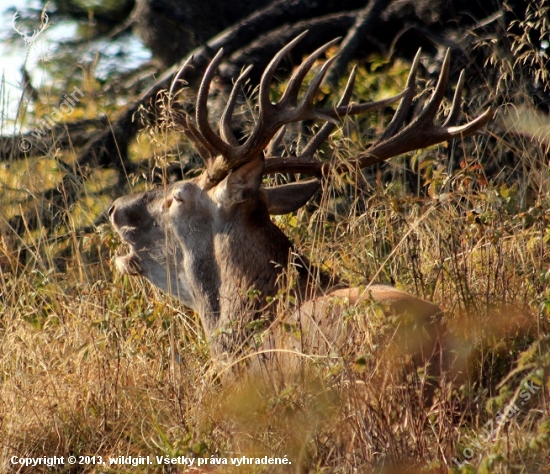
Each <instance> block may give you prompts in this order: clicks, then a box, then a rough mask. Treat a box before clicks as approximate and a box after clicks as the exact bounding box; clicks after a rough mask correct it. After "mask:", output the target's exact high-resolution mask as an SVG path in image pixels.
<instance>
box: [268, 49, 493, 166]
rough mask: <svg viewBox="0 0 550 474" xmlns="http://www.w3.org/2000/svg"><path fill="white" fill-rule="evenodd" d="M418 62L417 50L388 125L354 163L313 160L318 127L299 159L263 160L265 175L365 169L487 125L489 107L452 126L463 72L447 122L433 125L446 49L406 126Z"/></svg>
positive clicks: (445, 79)
mask: <svg viewBox="0 0 550 474" xmlns="http://www.w3.org/2000/svg"><path fill="white" fill-rule="evenodd" d="M419 60H420V51H418V53H417V54H416V57H415V58H414V61H413V65H412V67H411V71H410V73H409V77H408V79H407V87H406V89H405V91H404V93H403V98H402V99H401V103H400V104H399V107H398V108H397V110H396V112H395V114H394V116H393V118H392V120H391V122H390V124H389V125H388V127H387V128H386V130H385V132H384V133H383V134H382V136H381V137H380V138H379V139H378V141H376V142H375V143H374V144H373V145H372V146H371V147H370V148H369V149H368V150H367V151H365V152H363V153H360V154H359V155H358V156H357V157H356V158H355V159H353V160H348V162H347V164H345V165H343V164H337V163H335V162H330V161H329V162H321V161H318V160H315V159H313V154H314V152H315V150H316V149H317V147H318V146H319V145H320V144H321V143H322V141H324V139H326V138H325V136H327V137H328V134H327V133H326V132H323V129H322V128H321V130H320V131H319V133H318V134H317V135H320V136H319V137H317V136H316V137H314V138H313V139H312V141H311V142H310V144H308V145H307V146H306V148H305V149H304V150H303V152H302V153H301V154H300V155H299V156H296V157H289V158H282V157H268V158H267V159H266V163H265V169H264V173H265V174H273V173H306V174H313V175H326V174H327V173H328V171H329V170H330V169H333V168H335V169H340V168H347V167H349V165H352V166H353V165H355V166H357V167H358V168H366V167H368V166H372V165H374V164H376V163H380V162H382V161H385V160H387V159H388V158H391V157H393V156H397V155H400V154H402V153H406V152H409V151H412V150H417V149H419V148H426V147H429V146H431V145H435V144H437V143H441V142H444V141H448V140H452V139H454V138H461V137H467V136H470V135H473V134H475V133H476V132H477V131H479V130H480V129H482V128H483V127H484V126H485V125H487V123H488V122H489V120H491V118H492V116H493V111H492V110H491V109H490V108H489V109H487V110H486V111H485V112H484V113H483V114H481V115H480V116H479V117H477V118H475V119H474V120H472V121H470V122H468V123H466V124H464V125H461V126H456V125H455V124H456V122H457V120H458V117H459V115H460V109H461V96H462V90H463V88H464V71H462V72H461V74H460V77H459V80H458V84H457V86H456V90H455V94H454V97H453V102H452V105H451V110H450V112H449V115H448V117H447V120H446V121H445V122H444V123H443V125H436V124H435V123H434V120H435V116H436V114H437V111H438V109H439V106H440V104H441V101H442V99H443V97H444V94H445V89H446V88H447V85H448V82H449V70H450V52H449V50H447V53H446V54H445V59H444V61H443V67H442V69H441V73H440V75H439V79H438V82H437V85H436V87H435V89H434V91H433V93H432V96H431V98H430V100H429V101H428V103H427V104H426V105H425V106H424V108H423V110H422V111H421V112H420V113H419V114H418V115H417V116H416V117H415V118H414V119H413V120H412V121H411V122H410V123H409V124H407V125H406V124H405V118H406V116H407V114H408V112H409V109H410V106H411V104H412V99H413V97H414V95H415V91H416V73H417V70H418V64H419ZM326 125H330V124H326ZM326 125H325V126H326ZM328 133H330V132H328Z"/></svg>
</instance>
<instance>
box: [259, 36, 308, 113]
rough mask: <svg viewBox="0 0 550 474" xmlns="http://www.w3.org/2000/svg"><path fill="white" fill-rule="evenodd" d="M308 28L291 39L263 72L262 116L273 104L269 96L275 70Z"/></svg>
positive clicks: (261, 80) (261, 81) (260, 92)
mask: <svg viewBox="0 0 550 474" xmlns="http://www.w3.org/2000/svg"><path fill="white" fill-rule="evenodd" d="M307 33H308V32H307V30H306V31H304V32H303V33H301V34H299V35H298V36H296V38H294V39H293V40H292V41H290V42H289V43H288V44H287V45H286V46H285V47H284V48H282V49H281V50H280V51H279V52H278V53H277V54H276V55H275V56H274V57H273V59H272V60H271V61H270V62H269V64H268V65H267V67H266V68H265V71H264V73H263V74H262V77H261V79H260V90H259V92H258V101H259V103H260V104H259V105H260V117H261V114H262V112H266V111H267V110H268V109H269V108H270V106H271V100H270V98H269V87H270V86H271V80H272V79H273V76H274V75H275V72H276V71H277V68H278V67H279V63H280V62H281V60H282V59H283V58H284V57H285V56H286V54H287V53H288V52H289V51H291V50H292V48H294V46H296V45H297V44H298V43H299V42H300V41H301V40H302V38H303V37H304V36H305V35H306V34H307Z"/></svg>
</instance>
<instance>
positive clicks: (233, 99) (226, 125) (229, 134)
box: [220, 65, 252, 147]
mask: <svg viewBox="0 0 550 474" xmlns="http://www.w3.org/2000/svg"><path fill="white" fill-rule="evenodd" d="M251 70H252V65H250V66H248V67H247V68H246V69H245V70H244V71H243V72H241V74H240V75H239V77H238V78H237V80H236V81H235V84H233V88H232V89H231V94H230V95H229V100H228V101H227V105H226V107H225V110H224V111H223V114H222V116H221V119H220V134H221V137H222V139H223V140H225V141H226V142H227V143H229V144H230V145H231V146H234V147H237V146H239V142H238V141H237V139H236V138H235V135H234V134H233V131H232V130H231V119H232V118H233V111H234V109H235V104H236V103H237V98H238V97H239V92H240V91H241V86H242V84H243V82H244V81H245V80H246V78H247V77H248V75H249V74H250V71H251Z"/></svg>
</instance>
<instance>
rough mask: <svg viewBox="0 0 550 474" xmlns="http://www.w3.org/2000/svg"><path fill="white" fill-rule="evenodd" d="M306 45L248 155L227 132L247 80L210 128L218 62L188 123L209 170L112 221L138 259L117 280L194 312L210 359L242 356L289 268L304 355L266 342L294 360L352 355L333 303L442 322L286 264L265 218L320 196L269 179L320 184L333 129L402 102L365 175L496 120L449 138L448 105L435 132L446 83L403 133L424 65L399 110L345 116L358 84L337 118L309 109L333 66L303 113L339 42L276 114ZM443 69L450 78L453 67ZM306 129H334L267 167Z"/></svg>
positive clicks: (263, 93)
mask: <svg viewBox="0 0 550 474" xmlns="http://www.w3.org/2000/svg"><path fill="white" fill-rule="evenodd" d="M300 38H301V37H299V38H297V39H296V40H294V41H293V42H291V43H290V44H289V45H287V46H286V47H285V48H283V49H282V50H281V52H279V53H278V54H277V56H276V57H275V58H274V59H273V61H272V62H271V63H270V65H269V66H268V67H267V69H266V72H265V73H264V76H263V77H262V81H261V84H260V91H259V104H260V113H259V115H260V117H259V120H258V125H257V127H256V128H255V130H253V131H252V133H251V134H250V136H249V137H248V138H247V139H246V141H244V143H241V142H239V141H238V140H237V139H236V138H235V136H234V135H233V132H232V131H231V116H232V113H233V108H234V106H235V102H236V98H237V95H238V92H239V88H240V86H241V84H242V82H243V81H244V78H245V77H246V74H247V71H245V72H244V73H243V74H242V75H241V76H240V77H239V78H238V79H237V81H236V83H235V86H234V88H233V91H232V93H231V96H230V98H229V100H228V104H227V107H226V110H225V112H224V113H223V115H222V118H221V121H220V136H218V135H217V134H216V133H214V131H213V130H212V129H211V128H210V125H209V123H208V120H207V109H206V108H207V97H208V87H209V84H210V81H211V80H212V76H213V74H214V72H215V69H216V67H217V64H218V63H219V61H220V58H221V54H218V55H217V56H216V57H215V58H214V59H213V61H212V63H211V65H210V66H209V67H208V69H207V71H206V72H205V75H204V78H203V83H202V84H201V87H200V90H199V94H198V98H197V104H196V119H195V123H193V121H192V120H191V118H189V117H188V120H187V123H186V125H185V128H186V132H187V134H188V136H189V137H190V138H191V139H192V140H193V142H194V143H195V145H196V148H197V150H198V151H199V153H200V154H201V156H203V158H204V160H205V163H206V170H205V171H204V172H203V173H202V174H201V175H200V176H198V177H197V178H193V179H190V180H187V181H181V182H178V183H175V184H172V185H170V186H168V187H166V188H165V189H161V190H155V191H148V192H144V193H140V194H137V195H133V196H125V197H122V198H119V199H118V200H116V201H115V203H114V204H113V206H112V208H111V209H110V211H109V214H110V219H111V222H112V223H113V225H114V227H115V229H116V230H117V232H118V233H119V234H120V235H121V237H122V239H123V240H124V241H125V242H127V243H128V244H129V245H130V247H131V252H130V254H129V255H127V256H124V257H119V258H118V259H117V267H118V268H119V270H121V271H122V272H124V273H129V274H141V275H143V276H145V277H146V278H147V279H149V280H150V281H151V282H152V283H153V284H155V285H156V286H158V287H160V288H161V289H163V290H165V291H167V292H168V293H169V294H171V295H172V296H174V297H177V298H179V299H180V300H181V301H183V303H184V304H186V305H187V306H189V307H190V308H192V309H193V310H194V311H196V312H197V313H198V315H199V317H200V319H201V322H202V324H203V326H204V330H205V332H206V335H207V337H208V339H209V340H210V343H211V347H212V350H213V353H214V354H216V353H226V352H232V351H235V350H238V349H240V348H242V346H243V345H246V344H247V341H249V336H250V333H249V331H248V330H247V326H248V325H249V323H251V322H252V321H254V320H257V319H261V318H264V317H265V308H266V303H267V300H266V298H267V297H269V296H275V295H276V294H277V292H278V290H279V288H280V285H281V284H283V285H284V284H285V283H284V282H283V280H284V278H282V277H283V276H284V274H285V272H286V269H287V267H288V265H290V264H293V265H296V268H297V269H298V279H297V280H298V281H297V282H296V284H295V286H294V287H293V288H292V292H293V296H294V298H295V300H296V307H295V311H294V313H293V314H289V315H286V318H287V319H286V322H285V323H286V324H287V325H288V324H290V325H297V326H299V328H300V330H301V332H302V336H301V337H300V338H299V344H298V345H297V344H296V339H294V340H292V338H289V337H287V335H285V334H284V331H281V329H280V328H281V325H279V326H277V327H273V328H272V335H275V337H274V338H273V337H272V338H267V342H266V344H267V346H269V347H271V348H273V347H275V348H277V347H280V346H281V345H293V346H295V348H296V349H297V350H305V351H313V352H316V351H317V352H319V353H328V352H330V351H333V350H334V349H335V347H338V346H341V345H344V344H346V343H349V337H348V335H347V329H346V328H345V327H344V326H345V325H343V324H342V320H341V310H338V309H337V308H336V309H335V308H333V307H332V305H331V301H332V300H334V299H339V300H345V305H348V306H350V305H351V306H356V305H358V304H361V303H362V302H364V301H367V300H369V301H370V300H372V301H374V302H375V303H378V304H380V305H381V306H382V307H383V309H384V311H385V312H387V313H391V314H398V315H408V316H410V317H412V318H413V319H414V320H415V321H417V322H418V321H419V322H420V323H421V325H424V324H425V323H427V322H429V321H431V320H432V318H434V317H436V316H437V315H438V314H439V313H440V310H439V308H438V307H437V306H436V305H434V304H432V303H429V302H427V301H424V300H422V299H420V298H417V297H415V296H412V295H409V294H407V293H405V292H402V291H399V290H396V289H395V288H392V287H390V286H386V285H370V286H367V287H365V288H348V287H346V285H345V284H344V283H343V282H340V281H339V280H338V279H336V278H331V277H329V276H327V275H324V274H322V273H320V272H317V271H316V270H315V268H314V267H312V266H311V265H310V264H309V263H308V262H307V259H305V258H294V257H291V255H292V254H293V247H292V244H291V243H290V241H289V240H288V238H287V237H286V236H285V235H284V233H283V232H282V231H281V230H280V229H279V228H278V227H277V226H276V225H275V224H274V223H273V222H272V221H271V219H270V214H286V213H289V212H292V211H294V210H296V209H298V208H299V207H301V206H302V205H304V204H305V203H306V202H307V201H308V200H309V199H310V197H311V196H312V195H313V194H314V193H315V192H316V191H317V189H318V188H319V181H318V180H311V181H303V182H298V183H293V184H290V185H285V186H279V187H275V188H264V187H262V186H261V183H262V177H263V176H264V175H265V174H268V173H271V172H274V171H275V170H276V171H281V170H282V171H284V170H288V171H291V172H296V171H302V172H306V173H308V172H309V173H310V174H316V175H318V174H319V173H325V171H326V169H325V168H326V164H323V163H321V162H319V161H316V160H314V159H313V155H314V152H315V150H316V149H317V147H318V146H319V145H320V144H321V143H322V142H323V141H324V140H325V139H326V138H327V137H328V134H329V133H330V132H331V131H332V130H333V129H334V127H335V123H334V122H335V117H338V116H339V115H347V114H352V113H359V112H362V111H364V110H372V109H375V108H379V107H382V106H385V105H387V104H388V103H391V102H393V101H395V100H398V99H400V98H401V99H402V101H401V105H400V107H399V108H398V111H397V112H396V117H395V118H394V120H392V123H391V124H390V126H389V127H388V130H387V131H386V133H385V134H384V137H383V138H382V139H381V140H380V141H379V142H378V143H376V144H375V145H373V147H371V149H370V150H369V154H368V155H365V156H364V157H361V158H360V159H358V161H357V163H358V165H359V166H366V165H367V164H371V163H373V162H377V161H382V160H384V159H387V157H388V156H392V150H396V151H397V153H403V152H404V151H407V150H408V149H414V148H416V147H417V144H418V140H419V138H418V137H419V136H420V137H421V143H422V144H423V145H425V146H427V145H430V144H433V143H438V142H440V141H443V140H447V139H450V138H454V137H456V136H462V135H466V134H471V133H474V132H475V130H477V129H478V128H480V127H481V126H483V124H484V123H486V121H487V120H488V119H489V117H490V113H486V114H485V116H482V117H481V118H478V119H476V120H474V121H473V122H470V123H468V124H466V125H463V126H461V127H454V126H452V125H453V124H452V123H451V122H452V121H454V120H456V116H457V115H458V114H457V110H458V109H457V107H459V103H458V105H456V104H454V105H453V110H452V111H451V114H450V116H449V118H448V120H447V122H446V124H445V125H444V126H443V127H439V126H435V125H433V123H432V122H433V116H434V115H435V112H436V111H437V107H438V106H439V102H440V101H441V98H442V93H441V89H442V88H444V87H445V85H446V79H445V77H444V76H445V72H443V73H442V76H443V79H440V84H438V87H437V88H436V91H435V92H434V94H433V97H432V99H431V100H430V102H429V103H428V105H427V106H426V107H425V109H424V111H423V112H421V114H420V115H419V116H418V117H417V118H416V119H415V120H414V121H413V123H412V124H409V125H406V126H404V127H402V125H403V124H402V122H403V119H404V116H405V115H406V114H407V110H408V108H409V106H410V103H411V101H412V97H413V95H414V93H415V92H414V87H413V86H414V74H415V72H416V67H417V66H418V61H416V62H415V65H413V71H412V72H411V76H410V78H409V83H408V88H407V90H406V91H405V92H404V93H402V94H399V95H398V96H396V97H394V98H391V99H387V100H384V101H380V102H376V103H372V104H360V105H348V101H349V98H350V95H351V90H352V87H353V74H352V77H351V78H350V81H349V83H348V87H347V88H346V91H345V92H344V95H343V98H342V100H341V101H340V103H339V104H338V106H337V107H335V108H334V109H325V110H318V109H315V108H314V107H313V105H312V102H313V99H314V97H315V95H316V93H317V91H318V87H319V85H320V83H321V81H322V78H323V76H324V74H325V73H326V71H327V69H328V67H329V66H330V63H331V60H329V61H327V62H326V63H325V65H324V66H323V67H322V68H321V70H320V72H319V73H318V74H317V76H316V77H315V78H314V79H313V81H312V83H311V85H310V86H309V89H308V90H307V92H306V93H305V96H304V98H303V99H302V100H301V101H298V92H299V88H300V85H301V82H302V81H303V79H304V77H305V75H306V73H307V72H308V70H309V69H310V68H311V66H312V65H313V63H314V61H315V60H316V59H317V58H318V57H319V56H320V55H321V54H323V53H324V52H325V51H326V50H327V49H328V47H330V46H331V45H332V44H333V43H334V42H331V43H329V44H328V45H325V46H323V47H321V48H319V50H317V51H316V52H314V53H313V54H312V55H311V56H310V57H309V58H307V59H306V60H305V61H304V63H302V65H301V66H300V67H299V68H298V70H297V71H296V72H295V73H294V75H293V76H292V78H291V79H290V82H289V85H288V87H287V90H286V91H285V93H284V94H283V97H282V99H281V100H280V102H279V103H277V104H272V103H271V102H270V100H269V85H270V82H271V79H272V76H273V74H274V72H275V70H276V68H277V66H278V64H279V61H280V60H281V58H282V57H283V56H284V55H285V54H286V53H287V52H288V51H289V49H290V48H292V46H293V45H294V44H296V42H297V41H299V39H300ZM446 68H447V72H446V74H448V61H447V62H446ZM457 89H460V85H459V87H458V88H457ZM459 93H460V92H459V91H458V90H457V94H459ZM455 102H457V101H456V99H455ZM310 119H320V120H325V121H327V123H325V125H324V126H323V127H321V129H320V131H319V132H318V134H317V135H316V136H314V137H313V138H312V140H311V141H310V142H309V143H308V144H307V145H306V147H305V149H304V150H303V153H302V155H300V156H298V157H286V158H284V159H282V158H279V159H277V158H272V157H270V156H269V155H270V154H272V152H273V150H274V149H275V148H276V146H268V143H269V142H270V140H271V139H273V137H274V136H275V138H274V139H273V140H274V141H277V140H279V138H280V136H279V132H280V131H281V129H283V126H284V124H286V123H290V122H295V121H300V120H310ZM411 127H412V128H411ZM415 127H416V128H415ZM283 130H284V129H283ZM411 136H413V137H414V139H411ZM422 137H423V138H422ZM411 147H412V148H411ZM266 155H268V156H267V157H266ZM365 163H366V164H365ZM291 259H292V261H291ZM312 275H313V276H315V278H312ZM281 282H282V283H281ZM273 318H274V312H271V313H269V310H268V316H267V320H268V321H271V320H272V319H273ZM298 346H299V347H298Z"/></svg>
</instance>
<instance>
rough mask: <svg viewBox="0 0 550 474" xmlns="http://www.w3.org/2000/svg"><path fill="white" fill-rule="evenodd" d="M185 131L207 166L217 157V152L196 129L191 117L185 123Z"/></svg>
mask: <svg viewBox="0 0 550 474" xmlns="http://www.w3.org/2000/svg"><path fill="white" fill-rule="evenodd" d="M183 130H184V132H185V133H186V135H187V137H188V138H190V139H191V141H192V142H193V145H195V148H196V149H197V152H198V153H199V155H200V157H201V158H202V160H203V161H204V163H205V164H207V163H208V161H209V160H211V159H212V158H213V157H214V156H216V154H217V151H216V150H215V149H214V148H212V146H211V145H210V143H208V142H207V141H206V139H205V138H204V137H203V136H202V135H201V133H200V132H199V131H198V130H197V129H196V127H195V126H194V125H193V123H192V122H191V117H190V116H189V115H188V116H187V117H186V118H185V122H184V123H183Z"/></svg>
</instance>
